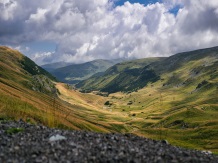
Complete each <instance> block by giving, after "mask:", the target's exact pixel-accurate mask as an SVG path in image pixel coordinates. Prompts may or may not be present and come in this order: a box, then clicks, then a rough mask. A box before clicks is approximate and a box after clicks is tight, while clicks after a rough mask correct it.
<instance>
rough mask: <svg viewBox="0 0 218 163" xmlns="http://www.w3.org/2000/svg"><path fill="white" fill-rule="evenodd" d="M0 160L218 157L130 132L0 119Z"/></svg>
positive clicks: (17, 162) (19, 162)
mask: <svg viewBox="0 0 218 163" xmlns="http://www.w3.org/2000/svg"><path fill="white" fill-rule="evenodd" d="M0 162H1V163H8V162H13V163H25V162H26V163H30V162H39V163H40V162H43V163H44V162H50V163H55V162H63V163H68V162H69V163H70V162H149V163H151V162H160V163H161V162H167V163H168V162H173V163H176V162H192V163H194V162H196V163H199V162H202V163H207V162H210V163H215V162H216V163H218V157H217V156H214V155H212V154H210V153H207V152H201V151H194V150H187V149H183V148H178V147H174V146H171V145H169V144H168V143H167V142H166V141H154V140H150V139H145V138H142V137H138V136H134V135H129V134H127V135H121V134H99V133H92V132H85V131H65V130H57V129H50V128H47V127H44V126H35V125H31V124H27V123H24V122H23V121H19V122H0Z"/></svg>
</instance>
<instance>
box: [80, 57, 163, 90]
mask: <svg viewBox="0 0 218 163" xmlns="http://www.w3.org/2000/svg"><path fill="white" fill-rule="evenodd" d="M163 59H164V58H145V59H138V60H133V61H127V62H122V63H118V64H116V65H114V66H112V67H110V68H109V69H108V70H107V71H105V72H104V73H102V74H100V75H94V76H92V77H91V78H89V79H87V80H84V81H82V82H80V83H78V84H77V85H76V87H77V88H80V89H82V90H86V91H93V90H100V91H103V92H108V93H113V92H118V91H132V90H136V89H140V88H142V87H144V86H145V85H146V84H147V82H150V81H152V82H154V81H156V80H158V79H159V76H158V75H157V74H156V73H155V72H154V71H153V70H151V69H142V68H143V67H148V65H150V64H151V63H153V62H159V61H161V60H163Z"/></svg>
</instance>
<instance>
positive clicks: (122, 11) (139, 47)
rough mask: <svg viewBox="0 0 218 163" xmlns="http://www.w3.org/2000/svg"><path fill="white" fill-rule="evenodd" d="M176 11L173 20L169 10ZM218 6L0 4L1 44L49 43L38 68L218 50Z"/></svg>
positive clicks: (180, 0) (176, 0)
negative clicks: (50, 48)
mask: <svg viewBox="0 0 218 163" xmlns="http://www.w3.org/2000/svg"><path fill="white" fill-rule="evenodd" d="M176 6H179V7H180V9H179V11H178V13H177V14H174V13H171V12H170V10H171V9H172V8H174V7H176ZM217 34H218V2H217V1H215V0H208V1H205V0H192V1H190V0H163V2H162V3H159V2H157V3H155V4H149V5H147V6H145V5H142V4H139V3H134V4H131V3H130V2H125V3H124V5H122V6H115V5H114V4H113V1H112V0H110V1H108V0H95V1H92V0H83V1H77V0H46V1H44V0H37V1H28V0H0V44H7V45H13V46H22V43H26V42H31V41H40V40H41V41H45V40H48V41H52V42H54V43H55V44H56V45H57V47H56V49H55V52H41V53H38V52H37V53H35V54H32V55H30V57H31V58H32V59H34V60H35V61H36V62H37V63H40V64H42V63H46V62H55V61H72V62H84V61H88V60H93V59H97V58H104V59H110V58H120V57H132V58H133V57H134V58H142V57H152V56H169V55H172V54H174V53H177V52H181V51H187V50H193V49H198V48H205V47H210V46H216V45H218V38H217V37H216V36H217Z"/></svg>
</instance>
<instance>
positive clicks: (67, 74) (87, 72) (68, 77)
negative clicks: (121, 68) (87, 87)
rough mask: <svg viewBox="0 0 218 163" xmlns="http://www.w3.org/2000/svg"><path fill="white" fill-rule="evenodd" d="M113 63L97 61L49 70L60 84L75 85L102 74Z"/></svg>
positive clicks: (113, 62)
mask: <svg viewBox="0 0 218 163" xmlns="http://www.w3.org/2000/svg"><path fill="white" fill-rule="evenodd" d="M115 63H116V61H109V60H102V59H99V60H94V61H91V62H86V63H82V64H72V65H68V66H66V67H61V68H57V69H54V70H51V71H50V72H51V73H52V74H53V75H54V76H55V77H57V79H59V80H60V81H62V82H66V83H70V84H75V83H78V82H79V81H81V80H85V79H87V78H89V77H90V76H92V75H94V74H96V73H100V72H104V71H105V70H107V69H108V68H109V67H111V66H113V65H114V64H115Z"/></svg>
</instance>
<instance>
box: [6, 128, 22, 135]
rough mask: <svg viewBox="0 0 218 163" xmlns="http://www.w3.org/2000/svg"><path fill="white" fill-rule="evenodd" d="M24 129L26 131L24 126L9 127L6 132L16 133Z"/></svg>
mask: <svg viewBox="0 0 218 163" xmlns="http://www.w3.org/2000/svg"><path fill="white" fill-rule="evenodd" d="M23 131H24V129H23V128H9V129H7V130H6V133H7V134H16V133H19V132H23Z"/></svg>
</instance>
